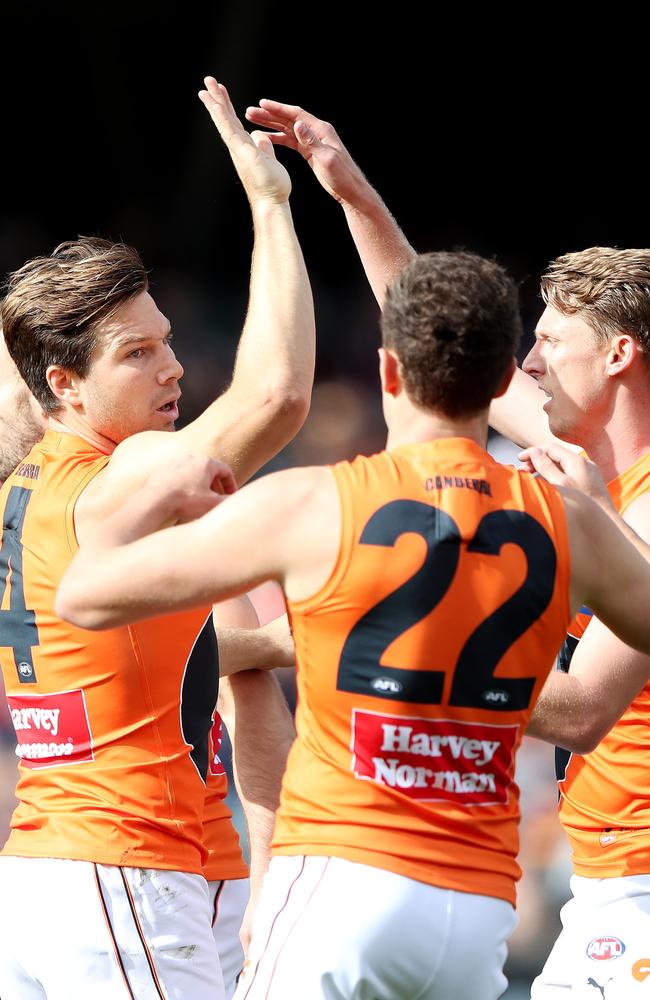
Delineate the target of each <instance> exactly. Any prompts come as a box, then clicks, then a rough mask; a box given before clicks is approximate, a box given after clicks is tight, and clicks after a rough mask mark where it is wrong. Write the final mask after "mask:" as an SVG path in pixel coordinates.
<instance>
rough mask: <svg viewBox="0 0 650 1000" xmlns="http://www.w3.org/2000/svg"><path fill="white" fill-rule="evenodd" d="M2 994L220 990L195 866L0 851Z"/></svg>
mask: <svg viewBox="0 0 650 1000" xmlns="http://www.w3.org/2000/svg"><path fill="white" fill-rule="evenodd" d="M0 887H1V888H0V997H2V1000H44V998H47V1000H161V998H164V1000H224V996H225V994H224V986H223V980H222V977H221V969H220V967H219V958H218V954H217V947H216V944H215V940H214V937H213V934H212V928H211V926H210V924H211V912H210V903H209V895H208V884H207V882H206V881H205V879H204V878H203V877H202V876H201V875H193V874H187V873H182V872H170V871H161V870H154V869H151V868H118V867H116V866H113V865H97V864H93V863H92V862H90V861H66V860H59V859H52V858H15V857H0Z"/></svg>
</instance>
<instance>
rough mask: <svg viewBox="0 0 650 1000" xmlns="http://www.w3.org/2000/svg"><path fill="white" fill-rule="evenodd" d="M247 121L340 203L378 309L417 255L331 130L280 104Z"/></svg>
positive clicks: (255, 111) (267, 104)
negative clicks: (293, 155) (290, 153)
mask: <svg viewBox="0 0 650 1000" xmlns="http://www.w3.org/2000/svg"><path fill="white" fill-rule="evenodd" d="M246 117H247V118H248V120H249V121H251V122H254V123H255V124H257V125H263V126H264V127H266V128H269V129H272V130H273V131H271V132H269V133H267V134H268V138H269V139H270V140H271V142H273V143H275V145H278V146H288V147H289V148H290V149H295V150H296V151H297V152H298V153H300V154H301V156H302V157H303V158H304V159H305V160H306V161H307V163H308V164H309V166H310V167H311V169H312V170H313V171H314V174H315V176H316V177H317V179H318V181H319V183H320V184H321V185H322V187H324V188H325V190H326V191H327V192H328V194H330V195H331V196H332V197H333V198H335V199H336V201H338V202H339V203H340V205H341V207H342V209H343V211H344V212H345V217H346V220H347V223H348V226H349V228H350V233H351V234H352V238H353V240H354V243H355V246H356V248H357V250H358V252H359V256H360V258H361V262H362V264H363V267H364V270H365V272H366V276H367V278H368V281H369V282H370V286H371V288H372V290H373V292H374V293H375V297H376V299H377V301H378V303H379V305H380V306H381V305H382V303H383V301H384V294H385V292H386V288H387V286H388V285H389V284H390V283H391V282H392V281H393V280H394V279H395V278H396V277H397V275H398V274H399V272H400V271H401V270H402V268H403V267H404V266H405V264H408V262H409V261H410V260H411V259H412V258H413V257H414V256H415V250H414V249H413V247H412V246H411V245H410V243H409V242H408V240H407V239H406V237H405V235H404V233H403V232H402V230H401V229H400V227H399V226H398V225H397V222H396V221H395V219H394V218H393V216H392V215H391V214H390V212H389V210H388V208H387V207H386V205H385V204H384V202H383V201H382V199H381V197H380V196H379V194H378V192H377V191H375V189H374V188H373V187H372V185H371V184H370V183H369V182H368V180H367V179H366V178H365V177H364V175H363V173H362V172H361V170H360V168H359V167H358V166H357V164H356V163H355V162H354V160H353V159H352V157H351V156H350V153H349V152H348V150H347V149H346V147H345V146H344V145H343V143H342V142H341V139H340V138H339V136H338V135H337V133H336V131H335V130H334V128H333V126H332V125H330V124H329V123H328V122H325V121H321V119H320V118H316V117H315V116H314V115H310V114H309V113H308V112H307V111H303V109H302V108H299V107H297V106H296V105H293V104H281V103H279V102H278V101H267V100H262V101H260V103H259V106H258V107H250V108H247V110H246Z"/></svg>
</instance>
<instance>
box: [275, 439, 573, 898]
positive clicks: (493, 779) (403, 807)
mask: <svg viewBox="0 0 650 1000" xmlns="http://www.w3.org/2000/svg"><path fill="white" fill-rule="evenodd" d="M333 474H334V477H335V479H336V483H337V486H338V490H339V495H340V502H341V509H342V538H341V546H340V551H339V556H338V560H337V563H336V566H335V568H334V570H333V572H332V575H331V577H330V579H329V581H328V582H327V583H326V584H325V586H324V587H323V588H322V589H321V590H320V591H319V592H318V593H317V594H316V595H315V596H314V597H312V598H310V599H309V600H306V601H302V602H293V603H291V604H290V615H291V619H292V624H293V630H294V639H295V643H296V649H297V661H298V710H297V717H296V726H297V734H298V735H297V739H296V741H295V743H294V746H293V747H292V750H291V753H290V755H289V762H288V765H287V771H286V774H285V780H284V784H283V790H282V798H281V805H280V810H279V813H278V818H277V823H276V829H275V836H274V843H273V850H274V853H275V854H312V855H313V854H320V855H334V856H336V857H341V858H346V859H348V860H351V861H357V862H362V863H364V864H368V865H371V866H375V867H378V868H384V869H388V870H389V871H394V872H397V873H400V874H402V875H407V876H410V877H411V878H415V879H418V880H419V881H422V882H427V883H430V884H433V885H438V886H441V887H443V888H451V889H458V890H461V891H465V892H472V893H479V894H486V895H489V896H496V897H500V898H503V899H506V900H508V901H510V902H511V903H514V901H515V886H514V883H515V880H516V879H517V878H518V877H519V874H520V870H519V867H518V865H517V862H516V854H517V849H518V830H517V827H518V817H519V792H518V789H517V786H516V784H515V783H514V781H513V774H514V762H515V753H516V750H517V747H518V746H519V743H520V741H521V738H522V734H523V731H524V729H525V726H526V722H527V720H528V718H529V716H530V713H531V711H532V708H533V705H534V703H535V700H536V698H537V696H538V694H539V691H540V688H541V686H542V683H543V681H544V678H545V677H546V675H547V673H548V671H549V669H550V667H551V665H552V662H553V657H554V655H555V653H556V651H557V649H558V647H559V646H560V643H561V642H562V639H563V637H564V634H565V632H566V627H567V625H568V622H569V557H568V541H567V532H566V518H565V513H564V507H563V504H562V500H561V498H560V496H559V494H558V493H557V492H556V491H555V490H554V489H553V488H552V487H550V486H548V484H546V483H545V482H543V481H538V480H536V479H534V478H533V477H532V476H530V475H528V474H525V473H519V472H517V471H515V470H514V469H510V468H506V467H505V466H502V465H499V464H498V463H497V462H495V461H494V460H493V459H492V458H491V457H490V456H489V455H488V454H487V452H485V451H484V450H483V449H482V448H480V447H479V446H478V445H476V444H474V443H473V442H471V441H469V440H465V439H458V438H457V439H446V440H445V439H440V440H436V441H433V442H429V443H426V444H419V445H410V446H406V447H401V448H398V449H396V450H395V451H393V452H391V453H387V452H383V453H381V454H379V455H375V456H373V457H372V458H358V459H356V460H355V461H354V462H352V463H345V462H344V463H341V464H339V465H336V466H334V467H333Z"/></svg>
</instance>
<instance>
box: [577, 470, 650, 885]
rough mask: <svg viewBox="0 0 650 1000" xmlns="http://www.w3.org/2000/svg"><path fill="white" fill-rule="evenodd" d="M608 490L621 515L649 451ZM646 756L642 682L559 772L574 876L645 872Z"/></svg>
mask: <svg viewBox="0 0 650 1000" xmlns="http://www.w3.org/2000/svg"><path fill="white" fill-rule="evenodd" d="M608 490H609V494H610V496H611V498H612V502H613V504H614V506H615V507H616V509H617V510H618V512H619V513H620V514H624V513H625V511H626V510H627V508H628V507H629V506H630V504H631V503H633V501H634V500H636V499H637V498H638V497H639V496H641V495H642V494H643V493H645V492H647V491H648V490H650V452H646V453H645V454H644V455H642V456H641V457H640V458H639V459H637V461H636V462H635V463H634V464H633V465H632V466H630V468H629V469H626V470H625V472H623V473H621V475H620V476H618V477H617V478H616V479H614V480H612V482H611V483H609V484H608ZM588 624H589V618H588V617H586V616H584V615H583V616H581V620H580V621H579V622H574V623H572V627H571V629H570V633H571V634H572V635H574V636H575V637H576V639H579V638H580V636H581V635H582V634H583V633H584V630H585V628H586V627H587V626H588ZM574 648H575V644H574ZM569 659H570V658H569ZM560 753H562V751H560ZM649 755H650V684H647V685H646V687H644V689H643V690H642V691H641V692H640V693H639V694H638V695H637V697H636V698H635V699H634V701H633V702H632V704H631V705H630V706H629V708H628V709H627V710H626V712H625V713H624V715H623V716H622V717H621V718H620V719H619V721H618V722H617V723H616V725H615V726H614V727H613V728H612V729H611V730H610V732H609V733H608V734H607V736H605V738H604V739H603V740H602V742H601V743H600V744H599V745H598V747H597V748H596V749H595V750H594V751H593V752H592V753H590V754H588V755H587V756H586V757H582V756H580V755H579V754H572V755H571V756H570V757H569V759H568V762H566V764H565V767H564V768H563V769H562V771H561V773H560V774H559V775H558V777H559V779H560V783H559V790H560V819H561V821H562V825H563V827H564V829H565V831H566V834H567V836H568V838H569V843H570V845H571V850H572V854H573V865H574V869H575V872H576V874H577V875H584V876H585V877H587V878H589V877H594V878H612V877H617V876H622V875H643V874H648V873H650V863H649V861H648V858H649V857H650V794H649V793H648V757H649Z"/></svg>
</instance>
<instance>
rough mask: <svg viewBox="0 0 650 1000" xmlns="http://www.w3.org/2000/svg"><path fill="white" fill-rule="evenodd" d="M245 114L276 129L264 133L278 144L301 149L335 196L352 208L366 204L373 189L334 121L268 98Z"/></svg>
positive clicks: (250, 118)
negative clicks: (328, 120)
mask: <svg viewBox="0 0 650 1000" xmlns="http://www.w3.org/2000/svg"><path fill="white" fill-rule="evenodd" d="M246 117H247V118H248V120H249V121H251V122H253V123H254V124H255V125H263V126H265V127H266V128H269V129H273V131H272V132H265V133H262V134H263V135H266V136H267V138H268V139H269V140H270V141H271V142H272V143H274V144H275V145H276V146H288V147H289V148H290V149H295V150H296V151H297V152H298V153H300V155H301V156H303V157H304V159H305V160H306V161H307V163H308V164H309V166H310V167H311V168H312V170H313V171H314V173H315V175H316V177H317V178H318V180H319V182H320V184H321V185H322V186H323V187H324V188H325V190H326V191H327V192H328V193H329V194H331V195H332V197H333V198H336V200H337V201H339V202H341V203H342V204H347V205H350V206H351V207H353V208H362V207H363V204H364V200H365V199H366V198H368V196H369V194H370V193H371V191H372V189H371V188H370V185H369V184H368V181H367V180H366V178H365V177H364V175H363V173H362V172H361V170H360V169H359V167H358V166H357V164H356V163H355V162H354V160H353V159H352V157H351V156H350V154H349V153H348V151H347V149H346V148H345V146H344V145H343V143H342V142H341V140H340V138H339V136H338V135H337V133H336V131H335V129H334V127H333V126H332V125H330V124H329V123H328V122H325V121H321V119H320V118H316V117H315V115H310V114H309V113H308V112H307V111H303V110H302V108H299V107H297V105H295V104H281V103H280V102H278V101H268V100H261V101H260V103H259V106H258V107H250V108H247V109H246Z"/></svg>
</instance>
